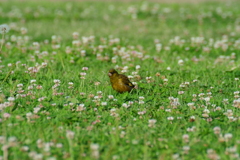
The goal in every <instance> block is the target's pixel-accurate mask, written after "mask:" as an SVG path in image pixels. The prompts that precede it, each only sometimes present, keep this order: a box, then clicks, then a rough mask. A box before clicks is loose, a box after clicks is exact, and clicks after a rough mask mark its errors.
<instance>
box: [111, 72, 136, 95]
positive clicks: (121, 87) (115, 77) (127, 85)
mask: <svg viewBox="0 0 240 160" xmlns="http://www.w3.org/2000/svg"><path fill="white" fill-rule="evenodd" d="M108 76H109V78H110V82H111V84H112V88H113V89H114V90H116V91H117V92H119V93H123V92H130V91H131V90H132V89H133V88H134V87H135V86H134V85H133V84H132V83H131V82H130V80H129V79H128V77H127V76H125V75H123V74H118V72H117V71H116V70H115V69H110V70H109V72H108Z"/></svg>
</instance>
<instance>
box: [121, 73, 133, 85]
mask: <svg viewBox="0 0 240 160" xmlns="http://www.w3.org/2000/svg"><path fill="white" fill-rule="evenodd" d="M119 80H120V81H121V83H123V84H124V85H127V86H129V87H132V88H133V87H134V85H133V84H132V83H131V82H130V81H129V79H128V77H127V76H125V75H123V74H119Z"/></svg>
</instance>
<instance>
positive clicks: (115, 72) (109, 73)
mask: <svg viewBox="0 0 240 160" xmlns="http://www.w3.org/2000/svg"><path fill="white" fill-rule="evenodd" d="M115 75H118V72H117V71H116V70H115V69H113V68H112V69H110V70H109V71H108V76H109V77H112V76H115Z"/></svg>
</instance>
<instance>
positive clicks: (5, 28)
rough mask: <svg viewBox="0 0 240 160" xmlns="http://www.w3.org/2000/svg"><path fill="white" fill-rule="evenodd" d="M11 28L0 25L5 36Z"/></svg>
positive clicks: (1, 32)
mask: <svg viewBox="0 0 240 160" xmlns="http://www.w3.org/2000/svg"><path fill="white" fill-rule="evenodd" d="M9 30H10V27H9V26H8V25H7V24H2V25H0V34H5V33H7V32H9Z"/></svg>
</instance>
